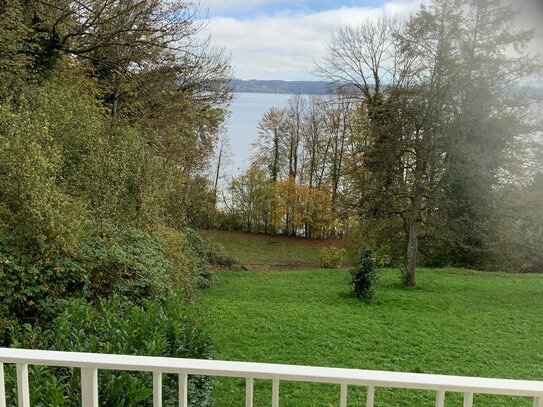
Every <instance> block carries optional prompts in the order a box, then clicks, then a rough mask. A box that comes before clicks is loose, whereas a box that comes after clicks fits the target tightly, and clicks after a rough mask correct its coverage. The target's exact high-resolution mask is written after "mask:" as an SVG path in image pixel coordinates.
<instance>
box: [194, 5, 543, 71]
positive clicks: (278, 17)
mask: <svg viewBox="0 0 543 407" xmlns="http://www.w3.org/2000/svg"><path fill="white" fill-rule="evenodd" d="M510 1H512V3H513V5H514V6H515V7H516V8H520V9H521V10H522V13H521V14H520V16H519V19H518V24H519V25H521V26H523V27H526V28H527V27H534V28H536V30H537V31H536V36H537V41H536V42H535V43H534V45H533V49H534V50H535V51H540V50H541V52H542V53H543V28H542V27H543V24H542V23H541V22H542V21H543V0H510ZM420 3H421V0H294V1H288V0H200V6H201V9H202V11H204V12H206V13H207V14H208V16H209V23H208V27H207V30H206V33H208V34H209V35H210V36H211V39H212V41H213V42H214V43H215V44H217V45H218V46H222V47H224V48H225V49H226V50H227V52H229V53H230V54H231V56H232V65H233V69H234V76H235V77H236V78H239V79H282V80H316V79H318V78H316V77H315V76H314V75H313V71H314V66H315V62H317V61H318V60H319V59H320V58H322V56H323V54H324V44H325V42H326V41H327V40H328V39H329V38H330V35H331V33H332V32H333V31H334V30H335V29H336V28H337V27H338V26H339V25H340V24H357V23H358V22H359V21H361V20H363V19H364V18H367V17H376V16H380V15H382V14H383V13H386V14H397V15H400V16H402V15H403V16H408V15H409V14H411V13H413V12H415V11H417V10H418V8H419V5H420Z"/></svg>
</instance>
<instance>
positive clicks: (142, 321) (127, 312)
mask: <svg viewBox="0 0 543 407" xmlns="http://www.w3.org/2000/svg"><path fill="white" fill-rule="evenodd" d="M11 342H12V346H13V347H18V348H36V349H51V350H62V351H77V352H98V353H112V354H128V355H148V356H167V357H182V358H197V359H210V358H211V352H212V346H211V338H210V337H209V336H208V335H207V334H206V331H205V321H204V320H203V319H202V317H201V316H200V315H199V314H198V312H197V310H196V309H195V308H193V307H191V306H186V305H184V304H183V301H182V298H181V297H180V296H169V297H168V298H167V299H166V300H165V301H164V302H163V303H162V304H156V303H152V302H145V304H144V305H142V306H139V305H134V304H130V303H127V302H126V301H125V300H124V299H123V298H122V297H118V296H116V297H113V298H110V299H107V300H106V299H101V300H100V301H99V302H98V305H97V307H96V308H93V307H92V306H91V305H89V304H88V303H86V302H85V301H84V300H69V301H67V302H66V303H65V310H64V311H63V312H62V313H61V314H59V315H58V316H57V317H56V318H55V319H54V321H53V322H52V323H51V324H50V325H49V326H48V327H47V329H42V328H39V327H31V326H30V325H25V326H23V327H22V328H18V329H12V331H11ZM6 370H7V375H6V376H7V377H6V380H7V383H6V384H7V386H6V389H7V391H8V405H9V406H14V405H15V396H16V394H15V389H16V386H15V375H14V373H15V372H14V369H13V367H9V368H8V369H6ZM30 377H31V380H30V386H31V389H30V390H31V400H32V403H33V405H36V406H40V405H43V406H46V405H55V406H78V405H80V388H79V382H80V372H79V369H68V368H50V367H37V366H36V367H34V366H33V367H31V372H30ZM98 380H99V394H100V400H101V405H104V406H151V405H152V375H151V374H150V373H144V372H137V373H132V372H117V371H106V370H103V371H100V373H99V379H98ZM211 390H212V382H211V379H210V378H209V377H200V376H189V400H190V405H191V406H198V407H207V406H212V405H213V403H212V399H211ZM163 398H164V405H165V406H175V405H177V404H176V403H177V398H178V382H177V377H176V375H166V376H164V387H163Z"/></svg>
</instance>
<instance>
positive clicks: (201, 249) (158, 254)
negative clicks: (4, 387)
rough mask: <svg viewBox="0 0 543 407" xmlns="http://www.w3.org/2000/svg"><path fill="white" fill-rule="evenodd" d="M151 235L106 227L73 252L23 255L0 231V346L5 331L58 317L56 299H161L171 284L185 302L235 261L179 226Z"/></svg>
mask: <svg viewBox="0 0 543 407" xmlns="http://www.w3.org/2000/svg"><path fill="white" fill-rule="evenodd" d="M168 231H169V234H166V233H164V232H162V233H160V238H159V233H158V232H157V233H156V237H154V236H151V235H149V234H148V233H145V232H143V231H141V230H138V229H128V228H114V227H110V228H108V229H107V230H106V229H105V230H104V232H103V233H102V234H97V233H93V234H89V235H87V236H85V237H83V238H82V240H81V242H80V243H79V248H78V249H77V251H74V252H73V253H65V252H61V251H56V252H55V251H53V250H51V248H48V247H47V246H44V249H42V250H36V251H35V252H28V251H25V250H23V248H21V247H20V246H19V245H18V244H17V239H16V237H15V236H13V235H12V234H10V232H9V231H8V230H7V229H6V228H1V227H0V292H1V293H2V296H1V297H0V341H1V343H3V344H6V341H7V338H6V337H5V335H3V336H2V333H5V330H6V329H7V326H9V325H11V324H17V323H25V322H30V323H46V322H47V321H49V320H51V318H53V317H54V315H55V314H56V313H57V312H58V309H59V307H58V301H59V300H63V299H67V298H84V299H86V300H88V301H94V300H95V299H97V298H100V297H110V296H113V295H118V296H121V297H123V298H124V299H125V300H126V301H128V302H131V303H134V304H142V303H143V301H145V300H154V301H158V302H160V301H162V299H164V298H167V297H168V296H170V295H171V294H172V293H173V292H174V290H176V288H177V286H178V285H181V286H182V287H183V289H184V298H185V300H186V301H189V302H190V300H191V295H192V290H193V288H195V287H196V286H199V287H206V286H209V285H210V284H211V281H212V275H213V274H212V273H213V271H214V270H215V269H216V268H219V267H230V266H234V265H237V264H238V262H237V260H235V259H234V258H232V257H231V256H229V255H228V254H226V253H225V252H224V250H222V249H221V248H220V247H219V246H217V245H213V244H212V243H210V242H209V241H208V240H207V239H203V238H201V237H199V236H198V235H197V234H196V232H194V231H192V230H191V229H186V230H185V232H179V231H176V230H174V229H168Z"/></svg>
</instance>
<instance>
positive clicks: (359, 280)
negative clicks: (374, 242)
mask: <svg viewBox="0 0 543 407" xmlns="http://www.w3.org/2000/svg"><path fill="white" fill-rule="evenodd" d="M376 279H377V267H376V265H375V261H374V259H373V257H372V252H371V250H365V251H364V252H362V254H361V255H360V262H359V263H358V265H357V266H356V267H354V268H353V269H352V270H351V284H352V286H353V294H354V296H355V297H356V298H360V299H365V300H371V299H372V298H373V296H374V294H375V291H374V288H373V286H374V283H375V280H376Z"/></svg>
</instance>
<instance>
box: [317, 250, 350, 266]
mask: <svg viewBox="0 0 543 407" xmlns="http://www.w3.org/2000/svg"><path fill="white" fill-rule="evenodd" d="M344 255H345V249H342V248H340V247H336V246H328V247H323V248H322V249H321V251H320V255H319V266H320V267H321V268H324V269H336V268H338V267H339V265H340V264H341V261H342V260H343V256H344Z"/></svg>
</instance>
